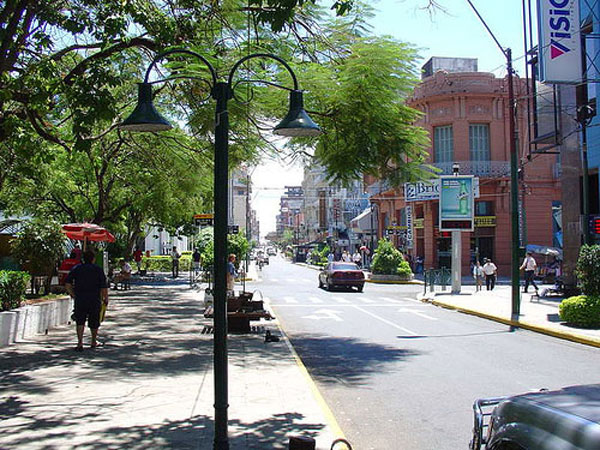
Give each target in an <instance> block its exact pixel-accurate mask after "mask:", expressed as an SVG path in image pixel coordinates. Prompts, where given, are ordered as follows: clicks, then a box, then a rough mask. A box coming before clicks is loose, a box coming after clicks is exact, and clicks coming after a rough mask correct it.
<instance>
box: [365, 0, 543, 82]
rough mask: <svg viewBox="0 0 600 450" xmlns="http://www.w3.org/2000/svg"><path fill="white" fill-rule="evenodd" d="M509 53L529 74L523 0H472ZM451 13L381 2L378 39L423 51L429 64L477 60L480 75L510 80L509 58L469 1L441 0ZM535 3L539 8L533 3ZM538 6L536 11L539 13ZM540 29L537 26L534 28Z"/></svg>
mask: <svg viewBox="0 0 600 450" xmlns="http://www.w3.org/2000/svg"><path fill="white" fill-rule="evenodd" d="M471 1H472V3H473V5H475V7H476V8H477V10H478V11H479V13H480V14H481V16H482V17H483V19H484V20H485V21H486V22H487V24H488V26H489V27H490V29H491V30H492V32H493V33H494V35H496V38H497V39H498V41H499V42H500V45H502V46H503V47H510V48H511V49H512V53H513V60H514V61H515V62H514V66H515V69H517V71H518V72H519V74H520V75H524V70H523V60H524V59H523V55H524V50H523V23H522V0H501V1H498V0H471ZM437 2H438V3H439V4H440V5H442V6H444V7H445V8H446V10H447V13H444V12H440V11H437V12H435V13H434V14H433V15H430V14H429V13H428V12H427V11H424V10H422V9H419V7H420V6H422V5H424V4H426V0H380V1H377V2H373V7H374V8H375V9H376V10H378V12H377V15H376V17H375V18H374V20H372V25H373V26H374V29H373V32H374V33H375V34H380V35H383V34H389V35H392V36H394V37H395V38H397V39H399V40H401V41H404V42H410V43H412V44H414V45H415V46H416V47H417V48H420V49H421V51H420V52H419V53H420V55H421V56H422V57H423V61H422V62H423V63H424V62H425V61H427V60H428V59H429V58H430V57H431V56H456V57H469V58H477V59H478V60H479V71H484V72H494V73H495V74H496V75H497V76H503V75H505V74H506V70H504V68H505V67H506V58H505V57H504V56H503V54H502V53H501V51H500V49H499V48H498V47H497V46H496V44H495V43H494V41H493V40H492V38H491V37H490V35H489V34H488V32H487V30H486V29H485V28H484V27H483V25H482V24H481V22H480V21H479V19H478V18H477V16H476V15H475V13H474V11H473V10H472V9H471V7H470V6H469V4H468V2H467V1H466V0H437ZM531 3H533V4H534V3H535V1H532V2H531ZM533 6H534V5H532V8H533ZM534 23H535V22H534Z"/></svg>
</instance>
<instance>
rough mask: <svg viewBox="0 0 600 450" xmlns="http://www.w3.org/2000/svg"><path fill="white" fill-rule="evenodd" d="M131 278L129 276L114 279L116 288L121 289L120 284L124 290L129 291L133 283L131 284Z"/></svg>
mask: <svg viewBox="0 0 600 450" xmlns="http://www.w3.org/2000/svg"><path fill="white" fill-rule="evenodd" d="M130 281H131V279H129V278H124V279H122V280H117V281H112V283H114V285H115V287H114V289H115V290H117V291H118V290H119V286H120V287H121V289H123V290H124V291H128V290H129V289H131V284H130Z"/></svg>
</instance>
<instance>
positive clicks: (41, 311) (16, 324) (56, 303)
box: [0, 297, 73, 347]
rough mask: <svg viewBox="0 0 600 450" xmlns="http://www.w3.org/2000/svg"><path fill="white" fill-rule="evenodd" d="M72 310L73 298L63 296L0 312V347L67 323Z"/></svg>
mask: <svg viewBox="0 0 600 450" xmlns="http://www.w3.org/2000/svg"><path fill="white" fill-rule="evenodd" d="M72 310H73V300H72V299H71V298H70V297H63V298H57V299H54V300H49V301H47V302H41V303H37V304H33V305H26V306H21V307H20V308H16V309H12V310H10V311H3V312H0V347H6V346H7V345H10V344H11V343H13V342H19V341H22V340H25V339H27V338H29V337H31V336H34V335H36V334H45V333H48V330H49V329H51V328H54V327H56V326H58V325H63V324H66V323H68V322H69V321H70V320H71V312H72Z"/></svg>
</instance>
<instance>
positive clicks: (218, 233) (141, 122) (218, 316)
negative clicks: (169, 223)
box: [120, 49, 321, 450]
mask: <svg viewBox="0 0 600 450" xmlns="http://www.w3.org/2000/svg"><path fill="white" fill-rule="evenodd" d="M174 54H185V55H190V56H193V57H195V58H198V59H199V60H200V61H202V63H203V64H204V65H205V66H206V67H207V68H208V70H209V71H210V77H211V80H210V87H211V92H210V95H211V97H212V98H213V99H214V100H215V101H216V111H215V122H216V125H215V144H214V145H215V157H214V158H215V159H214V165H215V167H214V271H215V277H214V359H213V361H214V385H215V391H214V396H215V403H214V407H215V425H214V449H217V450H227V449H229V440H228V436H227V408H228V406H229V405H228V372H227V303H226V302H227V290H226V289H227V283H226V276H227V211H228V195H227V189H228V178H229V174H228V170H229V168H228V164H229V155H228V147H229V113H228V110H227V102H228V101H229V100H230V99H231V98H233V89H234V84H233V77H234V75H235V73H236V71H237V69H238V68H239V67H240V65H241V64H242V63H244V62H245V61H247V60H249V59H252V58H269V59H273V60H275V61H277V62H279V63H280V64H281V65H282V66H283V67H284V68H285V69H286V70H287V71H288V72H289V74H290V76H291V78H292V81H293V85H294V87H293V89H290V88H287V87H284V86H281V85H278V84H275V83H272V82H268V84H269V85H271V86H275V87H277V88H280V89H285V90H288V91H290V109H289V111H288V113H287V115H286V116H285V118H284V119H283V120H282V121H281V122H280V123H279V124H278V125H277V126H276V127H275V128H274V133H275V134H277V135H280V136H318V135H319V134H320V133H321V129H320V128H319V127H318V125H316V124H315V123H314V122H313V121H312V120H311V119H310V117H309V116H308V114H307V113H306V111H304V107H303V100H302V91H300V90H299V87H298V81H297V79H296V76H295V74H294V72H293V71H292V69H291V68H290V66H289V65H288V64H287V63H286V62H285V61H284V60H282V59H281V58H279V57H278V56H275V55H272V54H268V53H255V54H251V55H247V56H245V57H243V58H241V59H240V60H239V61H237V62H236V63H235V64H234V65H233V67H232V69H231V71H230V72H229V76H228V80H227V81H226V82H225V81H219V80H218V77H217V73H216V71H215V69H214V67H213V66H212V65H211V64H210V63H209V62H208V60H207V59H206V58H204V57H203V56H202V55H200V54H199V53H196V52H194V51H191V50H187V49H172V50H168V51H165V52H163V53H160V54H158V55H157V56H156V57H155V58H154V59H153V60H152V62H151V64H150V66H149V67H148V69H147V71H146V76H145V79H144V82H143V83H139V84H138V104H137V106H136V108H135V109H134V111H133V112H132V113H131V115H130V116H129V117H128V118H127V119H125V120H124V121H123V123H122V124H121V125H120V128H121V129H124V130H131V131H146V132H154V131H164V130H168V129H170V128H172V126H171V124H170V123H169V122H168V121H167V120H166V119H165V118H164V117H162V116H161V115H160V114H159V113H158V111H156V109H155V107H154V105H153V103H152V84H153V83H150V81H149V77H150V72H151V70H152V69H153V68H154V66H155V65H156V64H157V63H158V62H159V61H161V60H162V59H164V58H166V57H167V56H169V55H174ZM190 78H192V77H190ZM167 80H168V79H166V80H162V81H167ZM246 81H247V82H252V83H261V84H264V83H263V82H261V81H260V80H258V81H257V80H246Z"/></svg>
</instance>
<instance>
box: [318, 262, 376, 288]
mask: <svg viewBox="0 0 600 450" xmlns="http://www.w3.org/2000/svg"><path fill="white" fill-rule="evenodd" d="M319 287H320V288H322V287H324V288H325V289H327V290H328V291H329V290H331V289H333V288H337V287H341V288H346V289H349V288H353V287H355V288H357V289H358V292H362V291H363V288H364V287H365V274H364V273H363V271H362V270H360V269H359V268H358V266H357V265H356V264H354V263H349V262H332V263H329V264H327V266H325V268H324V269H323V270H322V271H321V272H320V273H319Z"/></svg>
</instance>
